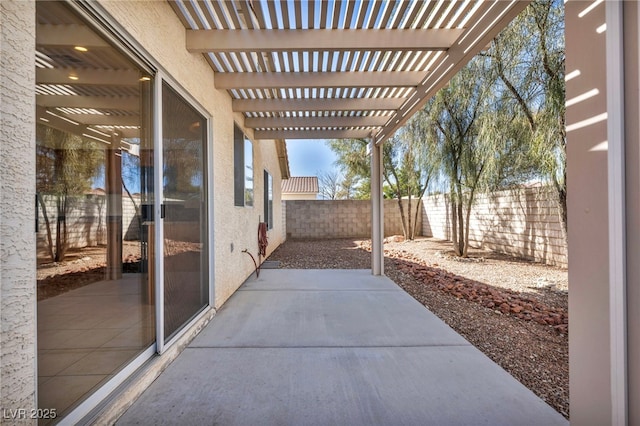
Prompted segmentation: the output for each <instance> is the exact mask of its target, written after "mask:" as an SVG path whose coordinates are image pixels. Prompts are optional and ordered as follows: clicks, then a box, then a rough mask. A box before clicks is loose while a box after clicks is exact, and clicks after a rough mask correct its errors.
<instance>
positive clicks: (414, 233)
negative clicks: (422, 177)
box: [413, 178, 429, 237]
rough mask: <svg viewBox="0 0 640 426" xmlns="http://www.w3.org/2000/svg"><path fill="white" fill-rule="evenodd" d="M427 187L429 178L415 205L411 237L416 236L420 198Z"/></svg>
mask: <svg viewBox="0 0 640 426" xmlns="http://www.w3.org/2000/svg"><path fill="white" fill-rule="evenodd" d="M428 186H429V178H427V181H426V182H425V184H424V187H423V188H422V190H421V191H420V196H419V197H418V204H416V212H415V216H414V221H413V235H414V237H415V235H416V229H417V228H418V214H420V204H421V203H422V197H424V194H425V192H427V187H428Z"/></svg>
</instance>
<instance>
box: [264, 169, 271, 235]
mask: <svg viewBox="0 0 640 426" xmlns="http://www.w3.org/2000/svg"><path fill="white" fill-rule="evenodd" d="M264 221H265V222H267V229H273V178H272V177H271V175H270V174H269V172H268V171H266V170H265V171H264Z"/></svg>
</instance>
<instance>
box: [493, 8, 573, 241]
mask: <svg viewBox="0 0 640 426" xmlns="http://www.w3.org/2000/svg"><path fill="white" fill-rule="evenodd" d="M485 54H486V56H487V57H489V58H490V60H491V64H492V67H493V69H494V70H495V72H496V73H497V75H498V77H499V82H500V83H501V86H502V88H503V89H504V95H505V97H508V98H509V100H510V101H511V103H512V104H513V105H514V106H515V107H516V108H517V109H514V111H515V112H517V114H518V117H517V118H515V119H514V124H515V126H520V127H523V125H526V129H527V130H528V132H526V133H525V132H521V134H522V135H523V136H522V137H526V138H527V140H528V141H529V150H528V157H529V160H528V161H529V165H530V166H532V167H533V168H535V170H536V171H537V173H538V174H539V175H541V177H543V178H544V179H546V180H547V181H549V182H550V183H551V184H552V186H553V188H554V189H555V192H556V195H557V200H558V206H559V215H560V218H561V221H562V224H563V230H564V232H565V238H566V230H567V185H566V133H565V80H564V76H565V72H564V63H565V44H564V2H563V1H561V0H536V1H534V2H532V3H531V4H530V5H529V6H528V7H527V8H526V9H525V10H524V12H523V13H521V14H520V15H519V16H518V17H517V18H516V19H515V20H514V21H513V22H512V23H511V24H510V25H509V26H508V27H507V28H506V29H505V30H504V31H502V32H501V33H500V35H499V36H498V37H496V38H495V40H494V41H493V42H492V44H491V47H490V49H489V50H488V51H487V52H486V53H485ZM498 90H499V89H498Z"/></svg>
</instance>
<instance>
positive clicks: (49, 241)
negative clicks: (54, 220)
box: [36, 192, 56, 262]
mask: <svg viewBox="0 0 640 426" xmlns="http://www.w3.org/2000/svg"><path fill="white" fill-rule="evenodd" d="M36 197H38V204H40V208H41V209H42V216H43V217H44V224H45V226H46V228H47V244H48V248H49V257H51V261H52V262H55V261H56V257H55V254H54V253H53V238H51V222H50V221H49V215H48V214H47V206H46V205H45V204H44V198H42V194H40V193H39V192H38V193H36ZM36 214H38V212H36Z"/></svg>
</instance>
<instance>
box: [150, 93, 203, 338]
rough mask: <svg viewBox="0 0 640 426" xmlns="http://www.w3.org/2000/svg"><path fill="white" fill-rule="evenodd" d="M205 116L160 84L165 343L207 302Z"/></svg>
mask: <svg viewBox="0 0 640 426" xmlns="http://www.w3.org/2000/svg"><path fill="white" fill-rule="evenodd" d="M206 123H207V122H206V119H205V118H204V117H203V116H202V115H201V114H200V113H199V112H198V111H197V110H195V109H194V108H193V107H192V106H191V105H189V103H187V101H186V100H185V99H184V98H182V97H181V96H180V95H179V94H178V93H177V92H176V91H174V90H173V89H172V88H171V87H169V85H168V84H167V83H163V85H162V163H163V164H162V191H163V199H162V209H161V212H162V215H163V216H164V219H163V250H164V268H163V275H164V308H163V309H164V311H163V312H164V321H163V322H164V325H163V331H164V342H165V343H166V342H168V341H169V340H170V339H171V338H172V337H173V336H174V335H175V334H176V332H177V331H179V330H180V329H181V328H182V326H183V325H185V323H187V322H188V321H189V320H191V319H192V318H193V317H195V316H196V315H197V314H198V313H199V312H200V311H202V310H203V309H204V308H205V307H206V306H207V305H208V302H209V284H208V278H207V277H208V270H207V269H208V268H207V197H206V194H207V188H206V173H205V171H206V155H205V152H206V139H207V132H206Z"/></svg>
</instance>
